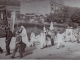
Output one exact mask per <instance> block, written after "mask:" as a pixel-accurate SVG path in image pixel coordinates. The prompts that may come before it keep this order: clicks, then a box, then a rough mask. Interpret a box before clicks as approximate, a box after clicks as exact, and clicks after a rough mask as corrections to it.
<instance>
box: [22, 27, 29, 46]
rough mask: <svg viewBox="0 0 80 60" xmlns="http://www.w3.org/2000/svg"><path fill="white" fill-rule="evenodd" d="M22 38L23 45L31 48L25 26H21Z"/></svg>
mask: <svg viewBox="0 0 80 60" xmlns="http://www.w3.org/2000/svg"><path fill="white" fill-rule="evenodd" d="M21 36H22V41H23V43H25V44H26V46H27V47H29V41H28V36H27V31H26V29H25V28H24V26H21Z"/></svg>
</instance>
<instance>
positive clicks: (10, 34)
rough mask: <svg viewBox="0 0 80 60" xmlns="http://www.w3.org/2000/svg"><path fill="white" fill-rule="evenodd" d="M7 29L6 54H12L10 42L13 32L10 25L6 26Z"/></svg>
mask: <svg viewBox="0 0 80 60" xmlns="http://www.w3.org/2000/svg"><path fill="white" fill-rule="evenodd" d="M5 31H6V40H5V43H6V55H10V47H9V45H10V42H11V39H12V32H11V31H10V28H9V27H6V28H5Z"/></svg>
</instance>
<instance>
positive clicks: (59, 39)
mask: <svg viewBox="0 0 80 60" xmlns="http://www.w3.org/2000/svg"><path fill="white" fill-rule="evenodd" d="M63 39H64V37H63V34H60V33H58V34H57V44H58V45H57V48H58V47H59V46H60V45H61V44H62V43H63Z"/></svg>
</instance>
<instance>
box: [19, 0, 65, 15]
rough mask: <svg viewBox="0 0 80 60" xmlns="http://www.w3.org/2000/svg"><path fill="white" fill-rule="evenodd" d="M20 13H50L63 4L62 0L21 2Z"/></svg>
mask: <svg viewBox="0 0 80 60" xmlns="http://www.w3.org/2000/svg"><path fill="white" fill-rule="evenodd" d="M20 4H21V8H20V12H21V14H26V13H35V14H43V15H45V14H50V13H53V12H55V11H56V10H57V9H59V8H61V7H62V6H63V4H64V2H63V0H40V1H36V0H34V1H33V2H21V3H20Z"/></svg>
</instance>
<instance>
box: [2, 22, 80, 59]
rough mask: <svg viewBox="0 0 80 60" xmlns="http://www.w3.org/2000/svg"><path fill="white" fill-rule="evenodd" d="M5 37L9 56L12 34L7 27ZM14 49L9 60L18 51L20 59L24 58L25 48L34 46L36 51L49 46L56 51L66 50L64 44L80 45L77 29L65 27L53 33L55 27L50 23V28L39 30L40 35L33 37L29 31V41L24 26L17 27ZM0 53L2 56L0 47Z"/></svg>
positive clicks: (32, 32) (33, 34)
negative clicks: (54, 47)
mask: <svg viewBox="0 0 80 60" xmlns="http://www.w3.org/2000/svg"><path fill="white" fill-rule="evenodd" d="M5 31H6V33H7V34H6V37H5V44H6V56H7V55H10V42H11V40H12V37H13V36H12V32H11V31H10V28H9V27H6V28H5ZM15 38H16V41H15V48H14V50H13V53H12V54H11V55H12V56H11V57H10V58H14V57H15V54H16V52H17V49H19V54H20V58H22V57H24V55H23V54H24V53H25V48H28V47H33V46H36V48H37V49H39V50H41V49H45V48H50V47H51V46H56V49H61V48H66V47H65V43H66V42H71V43H73V44H74V42H77V43H80V38H79V29H73V28H72V27H67V29H65V30H63V28H59V29H57V31H56V32H55V27H54V26H53V22H51V24H50V27H48V28H46V27H45V26H44V27H43V29H42V30H41V32H40V34H38V35H35V33H34V31H33V30H32V31H31V34H30V37H29V38H30V40H29V38H28V35H27V30H26V29H25V27H24V26H18V27H17V30H16V31H15ZM0 52H1V53H2V54H3V50H2V48H1V46H0Z"/></svg>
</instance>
